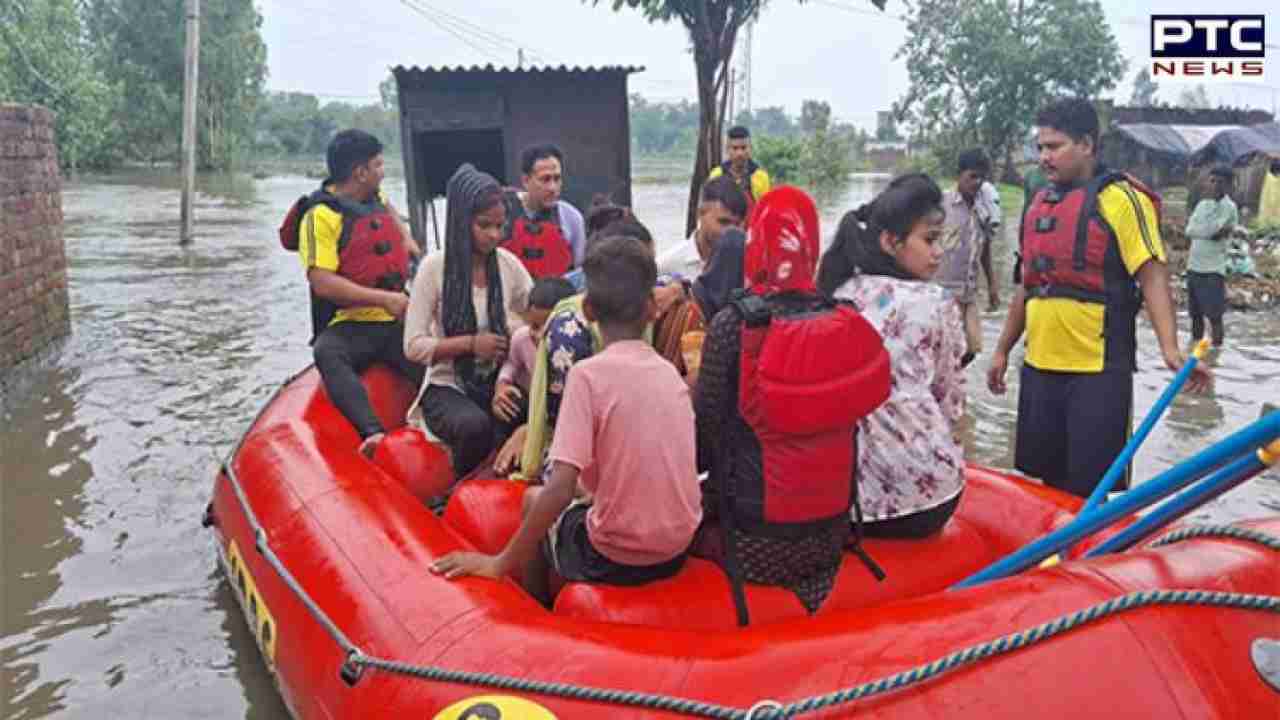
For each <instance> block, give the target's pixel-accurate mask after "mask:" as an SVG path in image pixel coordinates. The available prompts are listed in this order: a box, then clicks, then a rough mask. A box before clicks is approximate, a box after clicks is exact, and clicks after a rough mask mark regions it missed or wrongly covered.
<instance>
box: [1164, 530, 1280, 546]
mask: <svg viewBox="0 0 1280 720" xmlns="http://www.w3.org/2000/svg"><path fill="white" fill-rule="evenodd" d="M1195 538H1225V539H1228V540H1244V541H1246V542H1252V543H1257V544H1258V545H1261V546H1263V547H1265V548H1269V549H1271V550H1277V551H1280V537H1276V536H1275V535H1268V534H1267V533H1264V532H1262V531H1260V530H1253V529H1251V528H1242V527H1236V526H1235V525H1193V526H1191V527H1186V528H1182V529H1181V530H1174V531H1173V532H1171V533H1169V534H1167V535H1165V536H1163V537H1161V538H1159V539H1158V540H1155V541H1154V542H1152V543H1151V544H1150V545H1149V546H1148V547H1152V548H1158V547H1164V546H1165V545H1172V544H1174V543H1176V542H1182V541H1183V540H1192V539H1195Z"/></svg>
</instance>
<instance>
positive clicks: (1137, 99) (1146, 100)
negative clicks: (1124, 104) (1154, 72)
mask: <svg viewBox="0 0 1280 720" xmlns="http://www.w3.org/2000/svg"><path fill="white" fill-rule="evenodd" d="M1159 89H1160V86H1159V85H1157V84H1156V83H1155V81H1154V80H1152V79H1151V71H1150V70H1148V69H1146V68H1145V67H1144V68H1142V69H1141V70H1139V71H1138V74H1137V75H1134V76H1133V96H1132V97H1130V98H1129V104H1130V105H1134V106H1136V107H1151V106H1152V105H1154V104H1155V102H1156V92H1157V91H1158V90H1159Z"/></svg>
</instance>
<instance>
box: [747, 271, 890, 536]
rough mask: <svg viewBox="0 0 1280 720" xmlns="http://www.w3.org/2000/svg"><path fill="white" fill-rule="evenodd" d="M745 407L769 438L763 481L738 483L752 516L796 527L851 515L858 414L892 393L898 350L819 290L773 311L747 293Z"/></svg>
mask: <svg viewBox="0 0 1280 720" xmlns="http://www.w3.org/2000/svg"><path fill="white" fill-rule="evenodd" d="M734 306H735V307H736V308H737V309H738V312H739V314H741V315H742V316H743V319H744V323H743V328H742V355H741V357H740V358H739V363H740V364H739V367H740V368H741V370H740V373H739V380H738V409H739V412H741V414H742V418H743V420H745V421H746V423H747V425H749V426H750V427H751V429H752V430H753V431H754V432H755V434H756V437H757V438H758V439H759V441H760V451H761V461H762V465H763V477H762V478H761V484H760V485H759V486H758V487H738V488H735V491H734V495H735V497H734V504H735V511H736V512H735V515H736V519H737V520H739V522H740V523H741V524H742V525H743V526H748V527H750V526H755V527H756V528H761V529H764V530H765V531H766V532H767V531H768V530H769V529H770V528H774V529H779V530H784V531H785V530H787V529H798V528H803V527H805V526H812V525H820V524H824V523H827V522H830V521H832V520H835V519H837V518H839V519H840V520H841V521H844V522H847V521H848V518H849V511H850V509H852V508H853V507H854V505H855V503H856V495H857V480H856V473H855V465H854V458H855V456H856V449H857V439H856V432H855V431H856V429H857V423H858V421H859V420H861V419H862V418H863V417H865V416H866V415H867V414H869V413H870V412H871V411H873V410H875V409H876V408H877V407H879V406H880V404H881V403H883V402H884V401H885V400H886V399H888V397H889V390H890V370H889V353H888V352H887V351H886V350H885V349H884V343H883V341H882V340H881V338H880V334H879V333H878V332H876V330H875V328H874V327H872V326H871V324H870V323H868V322H867V321H866V320H865V319H864V318H863V317H862V316H861V315H860V314H858V312H857V311H856V310H854V309H853V307H852V306H850V305H847V304H844V303H835V302H831V301H828V300H818V301H815V302H811V303H807V304H806V305H805V306H803V307H801V308H798V309H796V310H795V311H789V312H785V313H777V312H770V310H769V306H768V305H767V304H766V303H765V301H764V300H762V299H761V298H759V297H757V296H754V295H748V296H746V297H744V298H741V299H739V300H736V301H735V302H734Z"/></svg>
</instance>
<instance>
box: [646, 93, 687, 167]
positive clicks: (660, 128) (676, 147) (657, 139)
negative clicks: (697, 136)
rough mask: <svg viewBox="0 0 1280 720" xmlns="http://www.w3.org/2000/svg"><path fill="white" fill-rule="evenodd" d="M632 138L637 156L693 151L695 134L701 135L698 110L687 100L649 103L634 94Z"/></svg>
mask: <svg viewBox="0 0 1280 720" xmlns="http://www.w3.org/2000/svg"><path fill="white" fill-rule="evenodd" d="M630 108H631V137H632V146H633V147H634V148H635V151H636V153H637V154H642V155H667V154H672V153H675V152H680V151H686V150H692V149H693V143H692V142H691V141H690V138H691V137H694V135H693V134H691V132H690V131H691V130H692V131H693V133H696V132H697V127H698V108H697V106H696V105H694V104H692V103H690V102H689V101H687V100H681V101H680V102H675V103H665V102H656V103H655V102H649V101H648V100H645V99H644V97H642V96H641V95H639V94H634V93H633V94H632V95H631V98H630Z"/></svg>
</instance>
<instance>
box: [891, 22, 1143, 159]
mask: <svg viewBox="0 0 1280 720" xmlns="http://www.w3.org/2000/svg"><path fill="white" fill-rule="evenodd" d="M895 58H901V59H905V60H906V67H907V73H908V78H909V80H910V88H909V90H908V92H907V94H906V95H905V96H904V97H903V98H902V99H901V100H900V101H899V103H898V104H897V106H896V110H897V112H898V113H899V115H900V116H902V117H904V118H905V119H906V120H908V121H909V122H910V124H911V125H912V126H913V128H914V139H915V140H916V141H917V143H921V142H922V143H923V144H925V145H926V146H928V147H930V148H932V149H934V151H935V152H937V151H939V150H942V151H943V152H955V151H957V150H959V149H961V148H963V147H966V146H980V147H984V148H986V149H987V151H988V153H990V154H991V155H992V156H993V157H996V158H1000V157H1006V156H1007V154H1008V153H1009V152H1010V151H1012V150H1013V149H1014V148H1015V147H1016V146H1017V145H1018V143H1019V142H1020V141H1021V139H1022V138H1023V137H1024V136H1025V135H1026V133H1027V131H1028V130H1029V129H1030V127H1031V123H1032V120H1033V118H1034V117H1035V113H1036V111H1037V110H1038V109H1039V108H1040V107H1041V106H1043V105H1044V104H1046V102H1047V101H1048V100H1049V99H1050V98H1052V97H1054V96H1062V95H1070V96H1076V97H1095V96H1097V95H1098V94H1099V93H1100V92H1101V91H1103V90H1107V89H1110V88H1113V87H1115V85H1116V81H1117V78H1119V77H1120V73H1121V72H1122V71H1123V69H1124V63H1123V60H1122V59H1121V56H1120V50H1119V47H1118V45H1117V44H1116V40H1115V38H1114V37H1113V36H1112V34H1111V30H1110V26H1109V25H1108V23H1107V21H1106V17H1105V15H1104V14H1103V12H1102V8H1101V6H1100V5H1099V4H1098V2H1096V1H1095V0H1039V1H1038V2H1025V3H1024V2H1015V0H919V1H918V2H916V3H915V4H914V6H913V8H912V10H911V14H910V19H909V21H908V25H907V39H906V41H905V42H904V43H903V45H902V47H901V48H900V49H899V50H898V52H897V53H896V54H895ZM943 164H944V165H945V161H944V163H943Z"/></svg>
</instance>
